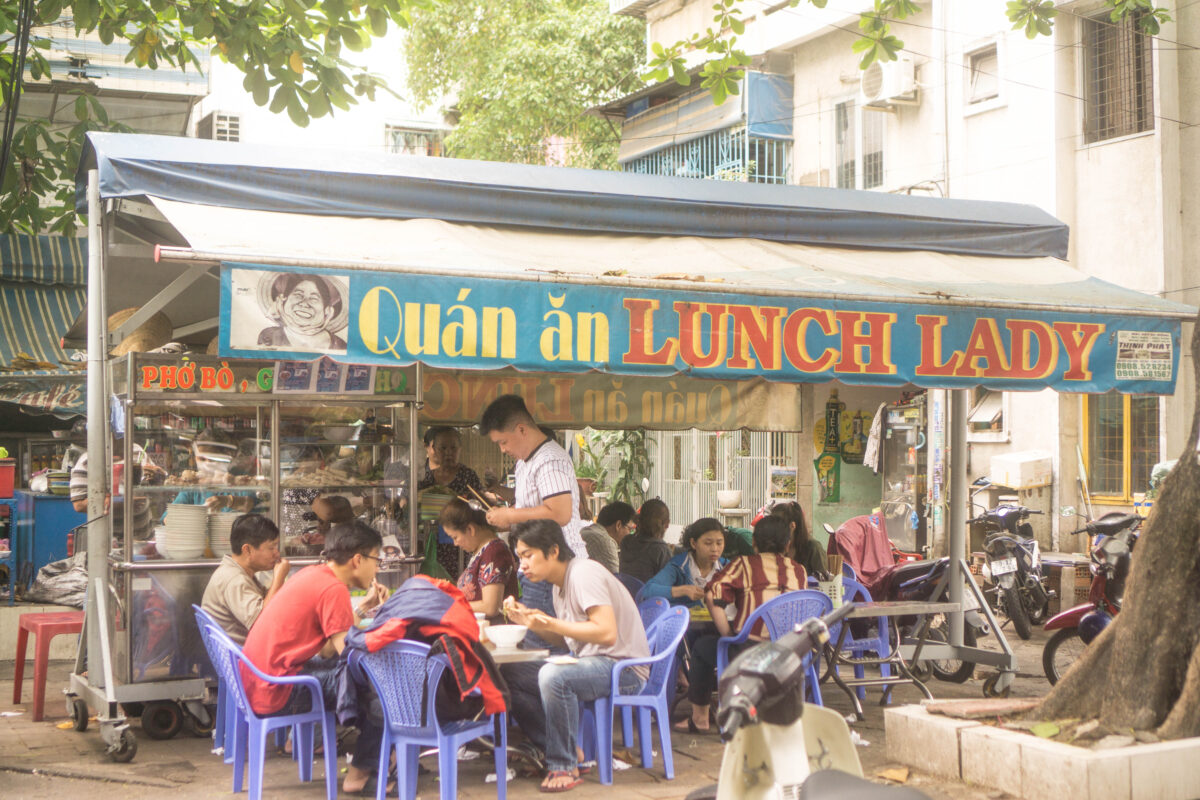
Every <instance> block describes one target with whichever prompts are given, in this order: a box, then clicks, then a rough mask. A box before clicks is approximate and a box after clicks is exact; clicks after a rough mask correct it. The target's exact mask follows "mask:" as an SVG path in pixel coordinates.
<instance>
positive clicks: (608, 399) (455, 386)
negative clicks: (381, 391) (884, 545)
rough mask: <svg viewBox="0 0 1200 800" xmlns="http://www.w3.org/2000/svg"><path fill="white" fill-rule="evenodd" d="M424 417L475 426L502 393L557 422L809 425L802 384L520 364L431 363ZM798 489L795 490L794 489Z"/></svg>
mask: <svg viewBox="0 0 1200 800" xmlns="http://www.w3.org/2000/svg"><path fill="white" fill-rule="evenodd" d="M422 385H423V388H424V401H425V403H424V405H423V406H422V408H421V419H422V420H423V421H428V422H430V423H441V424H444V425H473V424H475V423H477V422H479V418H480V416H481V415H482V414H483V409H484V408H486V407H487V405H488V403H490V402H491V401H493V400H495V399H496V398H497V397H499V396H500V395H502V394H519V395H521V396H522V397H524V398H525V401H526V403H527V404H528V405H529V409H530V411H532V412H533V415H534V418H536V419H537V420H538V422H541V423H545V424H546V425H549V426H551V427H553V428H578V427H583V426H585V425H586V426H589V427H592V428H650V429H652V430H685V429H687V428H700V429H702V430H710V431H721V430H731V429H733V428H740V427H741V426H743V425H745V424H747V420H754V427H755V429H756V430H764V431H798V430H802V429H803V428H805V427H806V426H805V425H804V420H803V414H802V413H801V407H800V391H799V386H798V385H795V384H781V383H770V382H768V381H764V380H762V379H761V378H758V379H754V380H748V381H706V380H700V379H698V378H689V377H686V376H683V375H677V376H674V377H671V378H644V377H636V376H622V375H604V374H601V373H596V372H592V373H586V374H583V375H537V374H530V373H525V372H517V371H516V370H502V371H499V372H467V371H454V372H445V371H442V370H425V371H424V372H423V373H422ZM793 494H794V492H793Z"/></svg>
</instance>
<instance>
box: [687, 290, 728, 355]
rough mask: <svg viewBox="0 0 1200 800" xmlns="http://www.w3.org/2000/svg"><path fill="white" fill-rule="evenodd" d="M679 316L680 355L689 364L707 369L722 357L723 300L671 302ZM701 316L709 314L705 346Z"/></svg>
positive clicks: (724, 323) (723, 338)
mask: <svg viewBox="0 0 1200 800" xmlns="http://www.w3.org/2000/svg"><path fill="white" fill-rule="evenodd" d="M674 308H675V313H676V314H678V315H679V355H680V357H681V358H682V359H683V362H684V363H685V364H687V365H688V366H689V367H696V368H698V369H709V368H711V367H715V366H717V365H719V364H720V363H721V362H722V361H724V360H725V339H726V333H727V331H728V322H727V319H726V316H725V305H724V304H723V303H689V302H685V301H680V302H677V303H675V304H674ZM704 317H708V320H709V325H708V348H707V351H706V350H705V347H704V344H705V342H704V338H705V336H704V319H703V318H704Z"/></svg>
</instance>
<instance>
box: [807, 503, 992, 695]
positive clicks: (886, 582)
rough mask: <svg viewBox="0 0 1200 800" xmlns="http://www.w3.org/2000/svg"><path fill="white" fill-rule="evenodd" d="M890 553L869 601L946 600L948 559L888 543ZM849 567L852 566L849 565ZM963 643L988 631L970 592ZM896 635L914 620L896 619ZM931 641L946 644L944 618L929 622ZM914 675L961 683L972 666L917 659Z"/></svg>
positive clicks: (832, 534)
mask: <svg viewBox="0 0 1200 800" xmlns="http://www.w3.org/2000/svg"><path fill="white" fill-rule="evenodd" d="M825 532H826V533H827V534H828V535H829V536H830V537H836V536H837V532H836V531H835V530H834V528H833V526H831V525H829V524H826V525H825ZM889 545H890V546H891V551H892V560H893V561H894V562H895V563H894V564H893V565H892V566H890V567H888V568H887V569H886V570H884V571H883V572H881V573H880V574H879V575H878V576H876V577H875V580H874V582H873V583H872V585H871V586H870V587H868V589H869V591H870V592H871V599H872V600H877V601H883V600H905V601H911V600H923V601H940V600H949V599H950V586H949V584H948V583H946V581H945V575H946V571H947V570H948V569H949V568H950V559H949V558H946V557H942V558H935V559H925V558H921V557H920V554H916V553H905V552H904V551H901V550H899V549H898V548H897V547H896V546H895V543H892V542H890V541H889ZM851 566H852V567H853V566H854V565H851ZM962 596H963V602H964V603H965V604H966V605H965V606H964V609H963V610H964V614H963V623H964V624H963V644H964V645H967V646H968V647H974V646H975V645H976V643H977V642H978V640H979V638H980V637H982V636H986V635H987V634H988V633H989V632H990V630H991V628H990V627H989V625H988V623H987V620H986V619H984V617H983V616H982V615H981V614H980V613H979V604H978V603H977V602H976V601H975V596H974V594H973V593H972V592H970V591H965V590H964V591H963V595H962ZM897 624H898V625H899V626H900V635H901V637H902V638H904V637H907V636H908V635H909V634H910V633H912V632H913V630H914V629H915V628H916V625H917V619H916V617H900V618H898V619H897ZM926 636H927V638H928V639H929V640H930V641H931V642H948V641H950V626H949V622H948V621H947V620H946V618H945V616H944V615H942V614H938V615H936V616H935V617H934V618H933V620H932V621H931V622H930V626H929V630H928V632H927V634H926ZM909 668H910V669H911V670H912V673H913V675H914V676H916V677H917V678H918V679H919V680H922V681H925V680H928V679H929V678H930V676H932V677H935V678H937V679H938V680H940V681H946V682H948V683H964V682H965V681H966V680H967V679H968V678H970V677H971V675H973V674H974V671H975V665H974V664H973V663H972V662H970V661H959V660H942V659H930V660H926V659H921V660H920V661H918V662H916V663H913V664H910V665H909Z"/></svg>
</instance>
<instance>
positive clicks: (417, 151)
mask: <svg viewBox="0 0 1200 800" xmlns="http://www.w3.org/2000/svg"><path fill="white" fill-rule="evenodd" d="M383 136H384V146H385V147H386V148H387V152H389V153H398V154H400V155H405V156H440V155H442V132H441V131H436V130H432V129H429V128H409V127H404V126H401V125H387V126H385V127H384V132H383Z"/></svg>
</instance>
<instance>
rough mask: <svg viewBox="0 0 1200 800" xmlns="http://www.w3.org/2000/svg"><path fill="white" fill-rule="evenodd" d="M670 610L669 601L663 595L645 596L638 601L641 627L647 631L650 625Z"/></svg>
mask: <svg viewBox="0 0 1200 800" xmlns="http://www.w3.org/2000/svg"><path fill="white" fill-rule="evenodd" d="M670 610H671V601H670V600H668V599H667V598H665V597H647V598H645V599H643V600H642V601H641V602H640V603H638V613H639V614H641V615H642V627H643V628H645V629H646V631H647V633H649V631H650V626H651V625H653V624H654V623H655V622H656V621H658V619H659V618H660V617H661V616H662V615H663V614H665V613H666V612H668V611H670Z"/></svg>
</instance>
